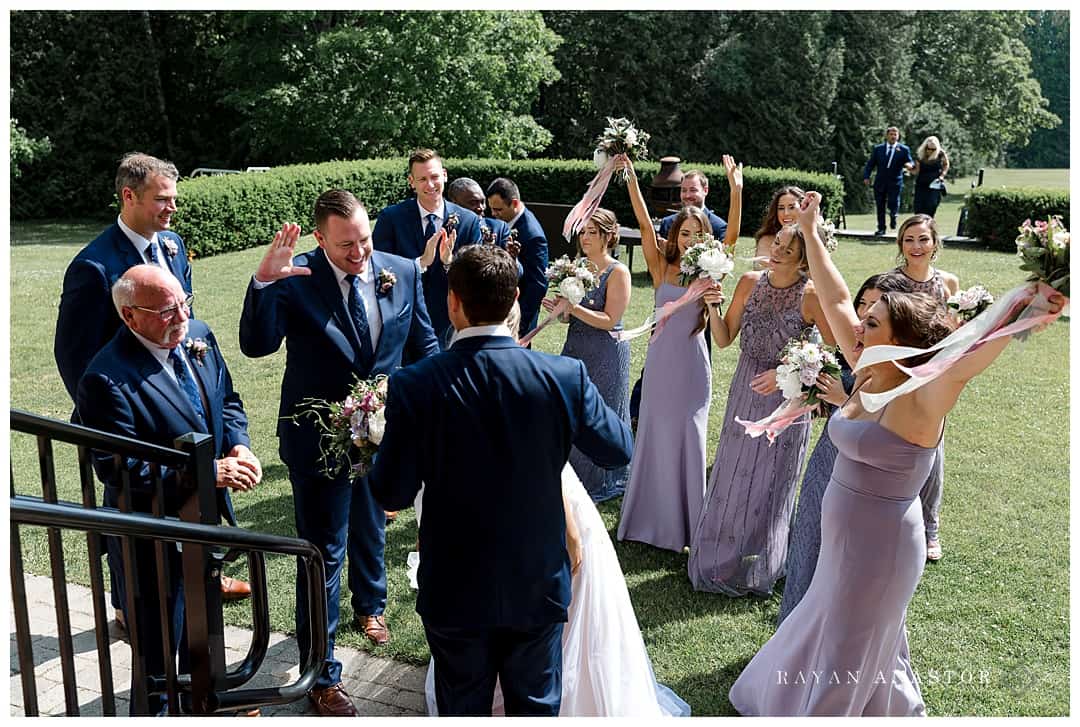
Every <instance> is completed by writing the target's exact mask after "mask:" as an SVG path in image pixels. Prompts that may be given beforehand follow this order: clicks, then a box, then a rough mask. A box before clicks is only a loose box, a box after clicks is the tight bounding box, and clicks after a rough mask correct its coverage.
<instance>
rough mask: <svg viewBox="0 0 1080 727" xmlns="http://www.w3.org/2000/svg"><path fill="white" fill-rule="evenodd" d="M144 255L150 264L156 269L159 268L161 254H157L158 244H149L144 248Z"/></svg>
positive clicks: (154, 242)
mask: <svg viewBox="0 0 1080 727" xmlns="http://www.w3.org/2000/svg"><path fill="white" fill-rule="evenodd" d="M146 253H147V254H148V255H149V256H150V262H152V263H153V264H154V265H157V266H158V267H161V253H159V252H158V244H157V242H156V241H153V242H151V243H150V245H149V246H147V248H146Z"/></svg>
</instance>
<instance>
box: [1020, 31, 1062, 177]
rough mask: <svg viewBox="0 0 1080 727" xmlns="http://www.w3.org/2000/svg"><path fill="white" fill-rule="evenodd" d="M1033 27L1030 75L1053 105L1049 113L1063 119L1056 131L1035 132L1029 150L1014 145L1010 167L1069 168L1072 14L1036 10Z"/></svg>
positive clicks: (1029, 41)
mask: <svg viewBox="0 0 1080 727" xmlns="http://www.w3.org/2000/svg"><path fill="white" fill-rule="evenodd" d="M1029 14H1030V15H1031V17H1032V23H1031V25H1029V26H1028V27H1027V29H1025V31H1024V44H1025V45H1026V46H1027V47H1028V50H1030V51H1031V71H1032V75H1034V76H1035V80H1037V81H1038V82H1039V86H1040V87H1041V89H1042V95H1043V96H1045V97H1046V98H1047V99H1048V100H1049V101H1050V109H1049V110H1050V113H1052V114H1054V115H1056V116H1058V117H1059V118H1060V119H1061V124H1059V125H1058V126H1056V127H1054V128H1050V129H1046V128H1042V129H1038V128H1037V129H1035V130H1034V131H1033V132H1032V134H1031V141H1030V142H1029V143H1028V144H1027V146H1022V145H1015V146H1014V147H1013V148H1012V149H1011V150H1010V152H1011V153H1010V154H1009V164H1010V165H1016V166H1021V167H1038V168H1046V167H1068V166H1069V13H1068V11H1065V10H1033V11H1031V12H1030V13H1029Z"/></svg>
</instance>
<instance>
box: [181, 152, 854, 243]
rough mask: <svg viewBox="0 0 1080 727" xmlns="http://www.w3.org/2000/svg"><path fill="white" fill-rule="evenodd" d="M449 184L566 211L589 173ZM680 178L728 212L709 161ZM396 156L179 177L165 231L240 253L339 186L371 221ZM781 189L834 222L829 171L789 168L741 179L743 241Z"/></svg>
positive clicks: (396, 169) (643, 169)
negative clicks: (503, 187)
mask: <svg viewBox="0 0 1080 727" xmlns="http://www.w3.org/2000/svg"><path fill="white" fill-rule="evenodd" d="M445 164H446V168H447V171H448V172H449V175H450V178H451V179H453V178H455V177H472V178H473V179H475V180H476V181H477V182H479V183H480V185H481V186H486V185H487V184H488V183H489V182H490V181H491V180H492V179H494V178H495V177H509V178H510V179H513V180H514V182H515V183H516V184H517V185H518V188H519V189H520V190H521V196H522V198H523V199H524V200H525V202H526V203H528V202H549V203H559V204H574V203H575V202H577V201H578V199H580V198H581V196H582V195H583V194H584V193H585V189H586V187H587V186H588V184H589V180H591V179H592V177H593V176H594V175H595V174H596V168H595V167H594V166H593V164H592V162H588V161H576V160H575V161H564V160H555V159H523V160H501V159H447V160H446V162H445ZM682 167H683V169H684V171H685V170H688V169H691V168H694V169H700V170H701V171H703V172H704V173H705V174H707V175H708V176H709V181H710V185H711V188H710V194H709V200H708V201H709V206H710V207H711V208H712V209H713V210H715V211H716V212H717V214H719V215H721V216H726V215H727V208H728V196H729V195H728V189H727V182H726V180H725V175H724V168H723V167H722V166H720V165H715V164H688V163H687V164H683V165H682ZM637 169H638V171H639V172H640V173H641V175H642V178H643V183H644V184H646V185H647V184H648V183H649V181H650V180H651V179H652V177H653V176H654V175H655V174H656V173H657V172H658V171H659V170H660V165H659V163H657V162H640V163H638V164H637ZM406 176H407V172H406V160H405V159H403V158H402V159H368V160H362V161H347V162H326V163H323V164H305V165H297V166H288V167H277V168H275V169H273V170H271V171H269V172H262V173H246V174H229V175H223V176H218V177H200V178H197V179H187V180H183V181H181V182H180V184H179V185H178V194H179V196H180V198H181V201H180V203H179V205H178V207H179V209H178V210H177V212H176V215H175V216H174V217H173V229H174V230H176V232H177V233H179V234H180V235H181V236H182V237H183V238H184V241H185V242H186V243H187V246H188V249H189V250H190V251H191V252H192V253H193V254H194V255H196V256H198V257H206V256H209V255H216V254H218V253H222V252H229V251H232V250H242V249H245V248H249V247H253V246H256V245H262V244H265V243H268V242H269V241H270V240H271V239H272V238H273V236H274V233H275V232H276V231H277V230H278V229H280V227H281V225H282V223H283V222H290V221H291V222H297V223H299V224H300V225H301V226H302V227H303V228H304V229H305V230H310V229H311V227H312V226H313V220H312V217H311V207H312V204H313V203H314V202H315V198H316V197H318V196H319V194H320V193H322V192H323V191H325V190H327V189H330V188H333V187H340V188H344V189H348V190H350V191H351V192H353V193H354V194H355V195H356V196H357V197H359V198H360V200H361V201H363V202H364V204H365V205H366V206H367V207H368V210H369V212H370V213H371V214H372V216H373V217H374V216H375V215H376V214H378V212H379V210H381V209H382V208H383V207H386V206H387V205H390V204H393V203H395V202H397V201H399V200H401V199H404V198H405V197H407V196H408V195H409V194H410V190H409V188H408V184H407V180H406ZM785 184H795V185H798V186H800V187H802V188H803V189H816V190H818V191H820V192H821V193H822V195H823V196H824V201H825V209H826V212H827V213H828V215H829V216H830V217H832V216H834V215H835V214H836V212H837V210H838V209H839V207H840V204H841V202H842V199H843V187H842V185H841V183H840V182H839V181H838V180H837V179H836V178H834V177H833V176H832V175H829V174H816V173H809V172H802V171H799V170H795V169H758V168H753V167H749V168H746V169H745V170H744V172H743V222H742V234H744V235H752V234H753V232H754V231H755V230H756V229H757V227H758V225H759V224H760V222H761V217H762V216H763V215H764V213H765V211H766V209H767V208H768V205H769V200H770V199H771V198H772V193H773V190H775V189H777V188H778V187H781V186H783V185H785ZM603 204H604V206H605V207H608V208H610V209H612V210H613V211H614V212H615V213H616V215H618V217H619V220H620V221H621V222H622V224H624V225H628V226H631V227H634V226H636V225H635V224H634V215H633V211H632V210H631V207H630V201H629V197H628V195H627V194H626V192H625V189H624V188H623V187H622V186H620V185H617V184H612V186H611V187H610V188H609V189H608V192H607V194H606V195H605V197H604V202H603Z"/></svg>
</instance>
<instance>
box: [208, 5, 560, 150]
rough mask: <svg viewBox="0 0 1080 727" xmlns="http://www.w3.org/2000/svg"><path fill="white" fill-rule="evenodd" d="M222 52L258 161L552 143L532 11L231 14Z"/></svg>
mask: <svg viewBox="0 0 1080 727" xmlns="http://www.w3.org/2000/svg"><path fill="white" fill-rule="evenodd" d="M228 22H229V30H230V36H231V40H230V42H229V43H228V44H227V45H223V46H221V47H220V48H219V50H218V55H219V57H220V58H221V61H222V64H221V74H220V79H221V82H222V85H223V88H226V89H229V90H228V92H227V94H226V96H225V100H226V102H227V103H229V104H230V105H231V106H232V107H233V108H235V109H237V110H238V111H239V112H240V113H241V114H242V115H243V117H244V123H243V124H242V125H241V126H240V127H239V128H238V129H237V132H236V134H235V136H234V140H235V141H236V142H238V143H239V144H241V145H243V146H244V147H245V148H247V149H248V150H249V154H250V155H251V157H252V158H256V159H259V160H260V161H262V162H263V163H268V164H281V163H285V162H310V161H322V160H325V159H328V158H362V157H374V156H386V155H394V154H401V153H403V152H405V151H407V150H408V149H410V148H412V147H415V146H420V145H423V146H431V147H434V148H436V149H438V150H439V151H440V152H441V153H443V154H446V155H456V156H470V155H472V156H494V157H520V156H525V155H526V154H529V153H532V152H535V151H538V150H540V149H542V148H544V147H545V146H547V145H548V143H549V142H550V141H551V136H550V133H549V132H547V131H546V130H545V129H543V128H542V127H541V126H540V125H539V124H537V123H536V122H535V121H534V120H533V119H532V117H531V116H530V115H529V110H530V108H531V106H532V103H533V101H534V100H535V99H536V96H537V94H538V92H539V87H540V84H542V83H547V82H550V81H553V80H555V79H556V78H558V72H557V71H556V70H555V65H554V63H553V61H552V56H551V53H552V51H553V50H554V49H555V47H556V45H557V43H558V37H557V36H556V35H555V34H554V33H552V32H551V31H550V30H548V29H547V28H546V27H545V26H544V22H543V19H542V18H541V16H540V14H539V13H536V12H503V11H498V12H480V11H457V12H381V11H380V12H376V11H371V12H342V11H337V12H331V13H324V12H314V11H293V12H273V13H270V12H265V13H235V14H231V15H230V16H229V21H228Z"/></svg>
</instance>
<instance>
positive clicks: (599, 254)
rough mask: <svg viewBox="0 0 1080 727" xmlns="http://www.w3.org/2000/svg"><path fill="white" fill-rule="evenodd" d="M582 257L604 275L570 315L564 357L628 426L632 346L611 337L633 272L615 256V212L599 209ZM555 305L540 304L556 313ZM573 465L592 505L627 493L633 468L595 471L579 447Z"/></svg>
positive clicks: (581, 239)
mask: <svg viewBox="0 0 1080 727" xmlns="http://www.w3.org/2000/svg"><path fill="white" fill-rule="evenodd" d="M578 244H579V245H580V246H581V252H582V253H584V255H585V256H586V257H587V258H588V259H589V261H590V262H592V264H593V265H594V266H596V270H597V272H598V273H599V274H600V281H599V285H598V286H597V288H596V289H595V290H593V291H592V292H590V293H589V294H588V296H586V298H585V300H583V301H581V303H580V304H578V305H575V306H574V307H573V308H571V309H570V312H569V323H570V327H569V329H568V330H567V332H566V343H565V344H563V350H562V355H563V356H571V357H573V358H576V359H580V360H581V361H583V362H584V363H585V370H586V371H588V372H589V378H590V379H591V380H592V382H593V383H594V384H596V388H597V389H599V390H600V396H602V397H603V399H604V403H605V404H607V405H608V406H610V407H611V408H612V409H614V410H615V412H616V413H617V414H618V415H619V418H620V419H622V420H623V421H624V422H625V423H626V426H628V427H629V426H630V342H629V341H616V340H615V339H614V338H612V337H611V335H610V334H609V332H610V331H621V330H622V327H623V325H622V317H623V313H624V312H625V311H626V306H627V304H628V303H629V302H630V271H629V269H627V267H626V266H625V265H623V264H622V263H620V262H618V261H616V260H615V258H614V257H612V256H611V253H612V250H614V249H615V248H616V247H617V246H618V244H619V222H618V220H616V219H615V213H614V212H612V211H611V210H606V209H597V210H596V212H594V213H593V216H592V217H591V218H590V219H589V221H588V222H587V223H586V224H585V227H584V228H583V229H582V230H581V234H580V235H579V236H578ZM557 300H558V299H556V300H551V299H548V298H545V299H544V300H543V301H541V303H542V305H543V306H544V308H545V309H546V310H549V311H550V310H552V309H553V308H554V307H555V305H556V304H557ZM570 465H571V466H572V467H573V468H574V472H576V473H577V476H578V477H579V478H580V479H581V482H582V484H583V485H584V486H585V490H586V491H587V492H588V493H589V496H590V497H591V498H592V500H593V502H603V501H604V500H610V499H612V498H613V497H618V496H619V495H621V494H623V492H624V491H625V490H626V482H627V480H629V479H630V467H629V466H626V467H617V468H615V469H613V470H606V469H604V468H602V467H597V466H596V465H595V464H593V462H592V460H591V459H589V458H588V457H586V456H585V455H583V454H582V453H581V452H579V451H578V450H577V448H576V447H571V449H570Z"/></svg>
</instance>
